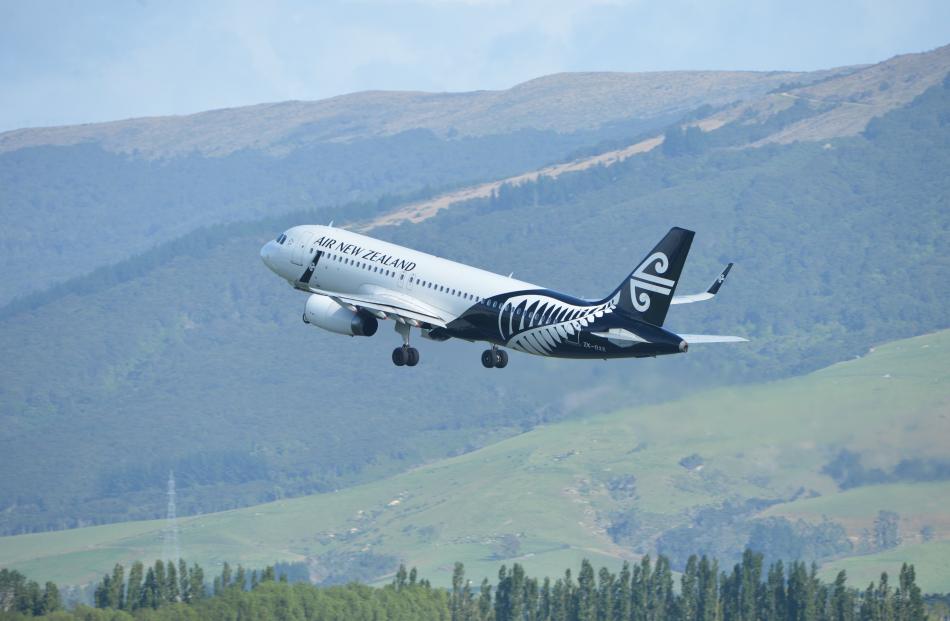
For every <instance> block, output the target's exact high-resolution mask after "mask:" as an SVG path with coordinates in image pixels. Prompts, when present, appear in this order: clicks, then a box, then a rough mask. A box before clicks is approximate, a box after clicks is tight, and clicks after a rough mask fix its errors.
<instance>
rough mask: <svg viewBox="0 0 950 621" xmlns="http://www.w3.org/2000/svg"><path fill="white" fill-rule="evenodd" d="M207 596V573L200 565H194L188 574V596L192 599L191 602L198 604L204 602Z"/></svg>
mask: <svg viewBox="0 0 950 621" xmlns="http://www.w3.org/2000/svg"><path fill="white" fill-rule="evenodd" d="M207 595H208V590H207V588H206V587H205V571H204V570H203V569H202V568H201V566H200V565H198V563H194V564H193V565H192V566H191V571H189V572H188V596H189V597H190V598H191V601H193V602H197V601H201V600H203V599H204V598H205V597H207Z"/></svg>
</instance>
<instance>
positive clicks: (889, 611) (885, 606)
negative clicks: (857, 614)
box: [874, 572, 894, 621]
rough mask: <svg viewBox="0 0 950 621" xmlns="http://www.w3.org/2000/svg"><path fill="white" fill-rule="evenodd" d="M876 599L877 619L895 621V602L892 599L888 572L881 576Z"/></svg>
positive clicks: (875, 595)
mask: <svg viewBox="0 0 950 621" xmlns="http://www.w3.org/2000/svg"><path fill="white" fill-rule="evenodd" d="M874 599H875V600H876V602H877V618H878V619H879V621H894V602H893V600H892V599H891V587H890V585H889V584H888V580H887V572H884V573H882V574H881V579H880V581H879V582H878V585H877V591H876V592H875V594H874Z"/></svg>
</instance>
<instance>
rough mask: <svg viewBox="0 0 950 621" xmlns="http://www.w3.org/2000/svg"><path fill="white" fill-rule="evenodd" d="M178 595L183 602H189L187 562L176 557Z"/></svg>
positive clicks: (189, 584) (189, 581)
mask: <svg viewBox="0 0 950 621" xmlns="http://www.w3.org/2000/svg"><path fill="white" fill-rule="evenodd" d="M178 595H179V596H180V597H181V601H183V602H186V603H187V602H191V580H190V578H189V576H188V563H186V562H185V559H178Z"/></svg>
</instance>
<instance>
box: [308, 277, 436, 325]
mask: <svg viewBox="0 0 950 621" xmlns="http://www.w3.org/2000/svg"><path fill="white" fill-rule="evenodd" d="M307 290H308V291H310V292H311V293H316V294H317V295H325V296H327V297H328V298H331V299H332V300H333V301H335V302H336V303H337V304H339V305H340V306H345V307H347V308H349V309H350V310H353V311H355V310H357V309H359V308H362V309H364V310H366V311H369V312H370V313H372V314H373V315H375V316H376V317H379V318H380V319H387V318H391V319H396V320H397V321H399V320H400V319H401V320H402V321H403V323H408V324H410V325H420V324H429V325H432V326H435V327H438V328H444V327H445V325H446V323H447V322H446V320H445V317H444V316H443V314H442V312H441V311H439V310H438V309H436V308H433V307H431V306H429V305H428V304H423V303H422V302H420V301H418V300H416V299H415V298H413V297H411V296H407V295H403V294H401V293H399V292H396V291H392V290H389V289H385V288H383V287H368V288H367V290H366V291H361V292H360V293H338V292H336V291H327V290H324V289H317V288H316V287H307Z"/></svg>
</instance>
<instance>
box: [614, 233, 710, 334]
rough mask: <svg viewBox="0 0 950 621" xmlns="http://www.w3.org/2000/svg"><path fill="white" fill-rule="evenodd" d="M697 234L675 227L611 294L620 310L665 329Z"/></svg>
mask: <svg viewBox="0 0 950 621" xmlns="http://www.w3.org/2000/svg"><path fill="white" fill-rule="evenodd" d="M693 235H695V233H693V231H687V230H686V229H681V228H678V227H674V228H672V229H670V232H669V233H667V234H666V237H664V238H663V239H662V240H660V243H659V244H657V245H656V247H655V248H654V249H653V250H651V251H650V254H648V255H647V257H646V258H645V259H644V260H643V261H641V262H640V265H638V266H637V269H635V270H633V272H632V273H631V274H630V276H629V277H627V279H626V280H624V281H623V284H621V285H620V286H619V287H618V288H617V289H615V290H614V292H613V293H612V294H611V297H613V298H618V296H619V298H618V299H617V306H618V308H621V309H623V310H624V311H626V312H627V313H629V314H630V315H632V316H634V317H636V318H637V319H641V320H643V321H645V322H647V323H650V324H653V325H654V326H662V325H663V321H664V320H665V319H666V313H667V311H668V310H669V309H670V301H671V300H672V299H673V293H674V292H675V291H676V283H677V281H678V280H679V278H680V273H681V272H682V271H683V264H685V263H686V255H687V254H689V246H690V244H692V243H693Z"/></svg>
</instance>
